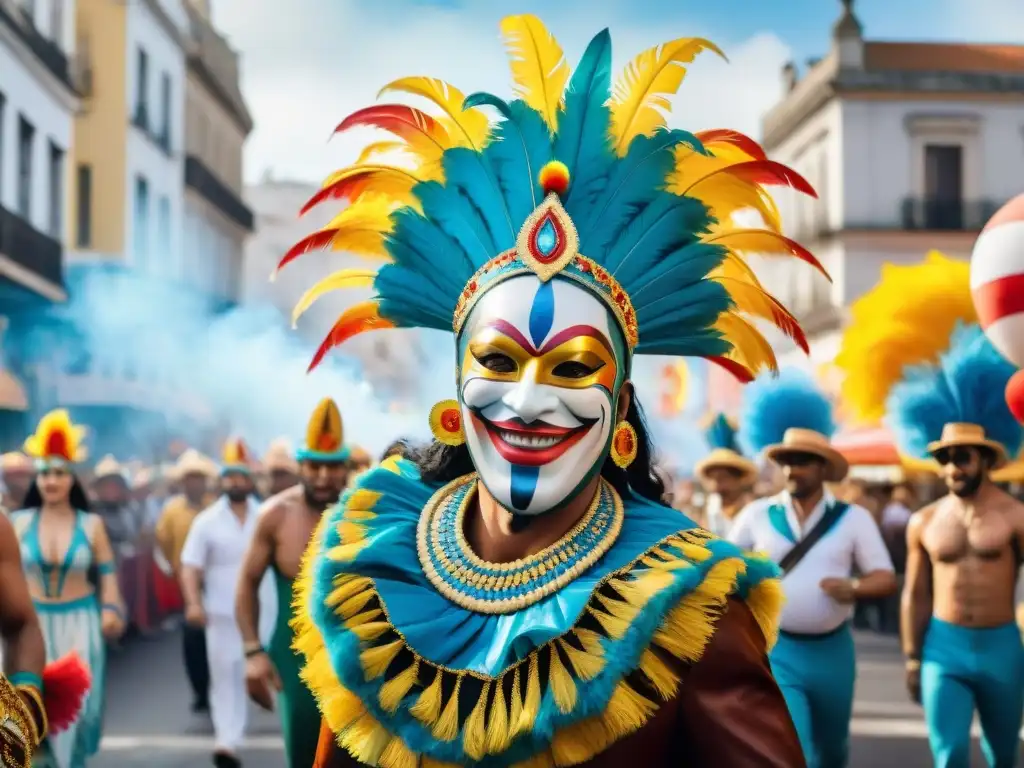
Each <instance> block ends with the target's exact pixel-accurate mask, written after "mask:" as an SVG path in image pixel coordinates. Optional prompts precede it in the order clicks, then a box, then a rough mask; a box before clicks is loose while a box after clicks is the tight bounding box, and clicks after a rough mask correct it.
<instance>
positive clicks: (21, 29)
mask: <svg viewBox="0 0 1024 768" xmlns="http://www.w3.org/2000/svg"><path fill="white" fill-rule="evenodd" d="M12 10H15V12H19V11H17V9H12V8H11V7H10V5H8V4H6V3H4V1H3V0H0V43H5V44H6V47H7V48H9V49H10V50H11V51H13V52H14V55H15V57H16V58H17V59H18V60H19V61H21V62H22V63H23V64H24V65H25V67H26V68H27V69H28V70H29V72H31V73H32V74H33V75H34V76H35V79H36V81H37V82H38V83H39V84H40V85H41V86H42V88H43V90H45V91H46V92H47V93H49V94H50V95H51V96H53V98H54V99H56V101H57V103H59V104H60V105H61V106H62V107H64V109H66V110H67V111H68V113H69V114H74V113H76V112H78V110H79V107H80V106H81V100H80V99H79V97H78V94H77V93H76V92H75V88H74V85H73V84H72V81H71V70H70V66H69V62H68V60H67V54H65V53H64V52H63V51H61V50H60V48H59V47H58V46H57V45H56V44H54V43H53V42H52V41H49V40H46V39H45V38H43V37H42V35H39V33H38V31H37V30H35V29H29V28H28V26H27V25H28V21H22V20H20V19H18V18H16V17H15V16H14V15H12ZM33 34H34V35H35V36H36V37H38V38H39V40H40V41H41V43H40V44H45V45H47V46H50V47H52V48H53V50H54V51H55V52H56V53H58V54H60V55H61V56H63V57H64V61H63V65H64V66H63V67H62V68H61V69H62V71H60V72H58V71H55V68H54V67H51V66H50V65H48V64H47V63H46V62H44V61H43V59H42V58H41V56H40V55H39V53H37V52H36V51H35V50H33V46H32V43H31V42H30V39H31V38H30V36H31V35H33ZM65 149H66V147H65Z"/></svg>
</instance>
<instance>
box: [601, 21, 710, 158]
mask: <svg viewBox="0 0 1024 768" xmlns="http://www.w3.org/2000/svg"><path fill="white" fill-rule="evenodd" d="M705 49H707V50H712V51H714V52H715V53H717V54H718V55H719V56H721V57H722V58H723V59H724V58H725V54H724V53H722V51H721V50H719V48H718V47H717V46H716V45H715V44H714V43H712V42H710V41H708V40H704V39H702V38H699V37H684V38H680V39H679V40H673V41H671V42H669V43H665V44H663V45H658V46H655V47H654V48H650V49H648V50H646V51H644V52H643V53H641V54H639V55H638V56H637V57H636V58H634V59H633V60H632V61H631V62H630V63H629V64H628V65H626V68H625V69H624V70H623V72H622V74H621V75H619V78H618V79H617V80H616V81H615V86H614V88H613V93H612V99H611V105H610V106H611V113H612V125H611V134H612V140H613V141H614V144H615V151H616V152H618V154H619V155H620V156H622V155H625V154H626V150H627V149H628V148H629V143H630V142H631V141H632V140H633V138H634V137H636V136H639V135H641V134H643V135H644V136H650V135H651V134H652V133H654V131H655V130H657V129H658V128H660V127H662V126H664V125H665V115H664V112H668V111H669V110H671V108H672V105H671V104H670V103H669V100H668V97H669V96H671V95H673V94H675V93H676V92H677V91H678V90H679V86H680V85H682V83H683V77H684V76H685V75H686V67H685V66H684V65H686V64H689V63H690V62H692V61H693V60H694V58H695V57H696V56H697V54H698V53H700V52H701V51H703V50H705Z"/></svg>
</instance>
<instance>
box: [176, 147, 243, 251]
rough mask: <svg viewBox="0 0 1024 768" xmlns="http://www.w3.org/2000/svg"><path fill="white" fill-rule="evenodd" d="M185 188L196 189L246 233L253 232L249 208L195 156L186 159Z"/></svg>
mask: <svg viewBox="0 0 1024 768" xmlns="http://www.w3.org/2000/svg"><path fill="white" fill-rule="evenodd" d="M185 186H186V187H191V188H192V189H194V190H195V191H196V192H197V193H198V194H199V195H201V196H202V197H204V198H205V199H206V200H207V201H208V202H209V203H210V204H211V205H213V206H214V207H215V208H217V210H219V211H220V212H221V213H223V214H224V215H225V216H227V217H228V218H229V219H231V220H232V221H233V222H235V223H236V224H237V225H238V226H240V227H241V228H242V229H244V230H245V231H246V232H252V231H253V228H254V219H253V215H252V211H251V210H250V209H249V206H247V205H246V204H245V203H244V202H242V199H241V198H240V197H239V196H238V195H237V193H235V192H234V191H233V190H232V189H231V188H230V187H228V186H227V185H226V184H224V182H222V181H221V180H220V179H218V178H217V177H216V176H215V175H214V174H213V171H211V170H210V169H209V168H207V167H206V165H204V164H203V161H202V160H200V159H199V158H198V157H196V156H195V155H188V156H187V157H186V158H185Z"/></svg>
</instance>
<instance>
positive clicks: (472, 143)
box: [377, 77, 491, 152]
mask: <svg viewBox="0 0 1024 768" xmlns="http://www.w3.org/2000/svg"><path fill="white" fill-rule="evenodd" d="M389 91H399V92H401V93H409V94H412V95H413V96H420V97H422V98H424V99H427V100H428V101H430V102H431V103H433V104H434V105H435V106H437V107H440V109H441V111H442V112H444V114H445V116H444V117H442V118H438V119H439V120H440V121H441V124H442V125H444V126H445V128H446V129H447V130H448V134H449V136H450V137H451V140H452V143H454V144H455V145H456V146H460V147H470V148H471V149H475V150H477V151H478V152H479V151H480V150H482V149H483V147H484V145H485V144H486V143H487V137H488V136H490V132H491V124H490V122H489V121H488V119H487V115H486V114H484V113H483V112H482V111H481V110H479V109H465V110H464V109H463V108H462V102H464V101H465V100H466V96H465V94H464V93H463V92H462V91H460V90H459V89H458V88H456V87H455V86H454V85H449V84H448V83H446V82H444V81H443V80H438V79H437V78H434V77H402V78H399V79H398V80H395V81H393V82H391V83H388V84H387V85H385V86H384V87H383V88H381V89H380V93H378V94H377V97H378V98H380V97H381V96H383V95H384V94H385V93H388V92H389Z"/></svg>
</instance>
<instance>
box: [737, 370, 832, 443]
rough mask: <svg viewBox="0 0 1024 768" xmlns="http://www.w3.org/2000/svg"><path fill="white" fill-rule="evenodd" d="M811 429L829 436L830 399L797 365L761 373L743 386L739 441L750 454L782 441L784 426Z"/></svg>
mask: <svg viewBox="0 0 1024 768" xmlns="http://www.w3.org/2000/svg"><path fill="white" fill-rule="evenodd" d="M794 427H796V428H800V429H813V430H814V431H815V432H820V433H821V434H823V435H825V436H826V437H832V435H833V434H834V433H835V431H836V423H835V419H834V417H833V413H832V403H831V402H830V401H829V399H828V397H827V396H826V395H825V393H824V392H822V391H821V388H820V387H819V386H818V384H817V382H815V381H814V379H813V378H811V376H810V375H809V374H807V373H804V372H803V371H801V370H800V369H798V368H784V369H783V370H781V371H779V374H778V376H771V375H763V376H760V377H759V378H757V379H755V380H754V381H752V382H751V383H750V384H748V385H747V386H746V389H745V390H744V392H743V406H742V408H741V413H740V430H739V441H740V444H741V445H742V446H743V447H744V448H745V449H746V450H748V451H749V452H750V453H752V454H757V453H760V452H761V451H762V450H764V449H765V448H767V447H768V446H769V445H774V444H776V443H780V442H782V437H783V435H784V434H785V433H786V430H787V429H792V428H794Z"/></svg>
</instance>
